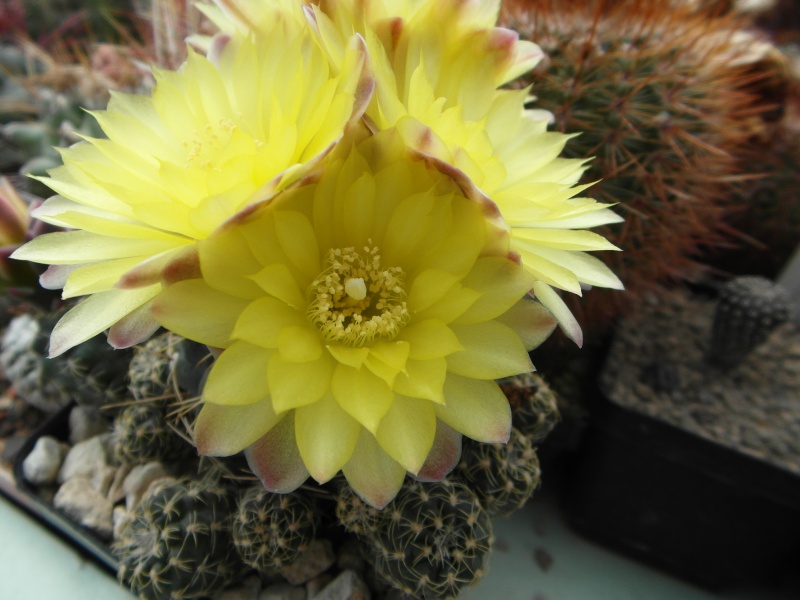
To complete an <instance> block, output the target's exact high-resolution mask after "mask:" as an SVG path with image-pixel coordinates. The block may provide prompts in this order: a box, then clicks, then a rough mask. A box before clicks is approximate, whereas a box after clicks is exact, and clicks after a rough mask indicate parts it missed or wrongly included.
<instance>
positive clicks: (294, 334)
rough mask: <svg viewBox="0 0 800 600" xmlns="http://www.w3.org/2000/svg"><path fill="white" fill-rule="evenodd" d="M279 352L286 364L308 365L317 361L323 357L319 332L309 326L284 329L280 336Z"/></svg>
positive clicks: (291, 326) (292, 326)
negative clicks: (307, 363)
mask: <svg viewBox="0 0 800 600" xmlns="http://www.w3.org/2000/svg"><path fill="white" fill-rule="evenodd" d="M278 352H279V353H280V355H281V358H282V359H283V360H284V361H286V362H294V363H306V362H309V361H313V360H317V359H318V358H319V357H320V356H321V355H322V342H321V341H320V339H319V332H317V331H315V330H314V329H312V328H311V326H309V325H308V324H306V325H302V326H295V325H290V326H287V327H284V328H283V329H281V331H280V333H279V334H278Z"/></svg>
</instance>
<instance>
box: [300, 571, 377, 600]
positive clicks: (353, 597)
mask: <svg viewBox="0 0 800 600" xmlns="http://www.w3.org/2000/svg"><path fill="white" fill-rule="evenodd" d="M370 598H371V595H370V592H369V588H368V587H367V584H366V583H364V581H363V580H362V579H361V577H359V576H358V574H357V573H356V572H355V571H351V570H350V569H347V570H346V571H342V572H341V573H339V575H338V576H337V577H336V579H334V580H333V581H331V582H330V583H329V584H328V585H327V586H325V588H324V589H323V590H322V591H321V592H320V593H319V594H317V595H316V596H314V600H370Z"/></svg>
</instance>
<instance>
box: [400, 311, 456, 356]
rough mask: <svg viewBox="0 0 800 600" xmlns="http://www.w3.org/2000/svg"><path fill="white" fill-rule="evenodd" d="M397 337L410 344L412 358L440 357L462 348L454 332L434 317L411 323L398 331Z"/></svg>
mask: <svg viewBox="0 0 800 600" xmlns="http://www.w3.org/2000/svg"><path fill="white" fill-rule="evenodd" d="M397 339H398V340H401V341H404V342H408V343H409V344H410V345H411V351H410V352H409V357H410V358H413V359H414V360H430V359H434V358H442V357H443V356H448V355H449V354H452V353H454V352H458V351H460V350H462V348H463V346H462V345H461V342H459V340H458V337H457V336H456V334H455V333H453V331H452V330H451V329H450V328H449V327H448V326H447V325H445V324H444V323H442V322H441V321H438V320H436V319H428V320H425V321H420V322H418V323H412V324H411V325H409V326H408V327H406V328H405V329H403V330H402V331H401V332H400V335H398V336H397Z"/></svg>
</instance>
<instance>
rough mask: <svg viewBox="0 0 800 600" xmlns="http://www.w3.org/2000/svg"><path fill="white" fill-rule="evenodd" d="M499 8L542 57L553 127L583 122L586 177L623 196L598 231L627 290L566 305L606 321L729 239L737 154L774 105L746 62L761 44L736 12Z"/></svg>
mask: <svg viewBox="0 0 800 600" xmlns="http://www.w3.org/2000/svg"><path fill="white" fill-rule="evenodd" d="M501 22H503V24H504V25H506V26H508V27H510V28H512V29H515V30H517V31H518V32H519V33H520V36H521V37H522V38H525V39H531V40H535V41H536V43H537V44H539V45H540V46H541V48H542V49H543V51H544V52H545V54H546V55H547V59H546V60H545V61H543V62H542V63H541V64H540V65H539V66H538V67H537V68H536V69H535V71H534V72H533V73H532V74H531V75H529V76H526V77H525V78H524V79H523V80H522V81H520V82H519V83H520V85H529V84H532V93H533V95H535V96H536V97H537V100H536V103H535V105H536V106H537V107H538V108H543V109H547V110H550V111H551V112H552V113H553V115H554V117H555V125H554V127H555V128H556V129H558V130H560V131H563V132H567V133H578V132H581V133H580V135H579V136H576V137H575V138H573V139H572V140H571V141H570V143H569V144H568V145H567V147H566V155H567V156H568V157H572V158H590V157H595V158H594V160H593V161H592V163H591V166H590V168H589V169H588V170H587V172H586V173H585V174H584V179H583V181H584V182H586V183H588V182H593V181H598V180H602V181H600V182H599V183H597V184H596V185H595V186H594V187H593V188H591V190H590V195H592V196H593V197H594V198H596V199H597V200H599V201H601V202H611V203H613V202H617V203H618V204H617V206H616V207H615V210H617V211H618V212H619V213H620V214H622V215H623V216H624V217H625V222H624V224H622V225H620V226H615V227H611V228H606V229H605V230H603V231H601V234H602V235H604V236H606V237H607V238H608V239H610V240H611V241H612V242H613V243H614V244H616V245H617V246H619V247H621V248H623V249H624V250H625V252H622V253H620V254H618V255H606V256H603V260H605V261H606V263H607V264H608V265H609V266H610V267H611V268H612V270H613V271H614V272H615V273H617V274H618V275H619V276H620V279H621V280H622V281H623V283H624V284H625V286H626V290H627V291H626V292H625V293H624V294H621V293H618V292H613V291H605V290H593V291H592V293H590V294H588V295H587V297H586V298H584V299H581V301H580V303H579V305H580V306H578V305H573V306H572V308H573V310H575V311H578V312H579V313H582V318H583V321H584V324H585V325H586V326H588V327H590V328H592V327H594V328H595V329H599V330H602V329H604V328H605V326H606V324H609V323H610V320H611V317H613V316H615V315H616V314H618V313H619V311H620V310H622V309H624V308H627V307H629V306H633V305H635V304H637V303H638V302H639V301H640V300H641V298H642V297H643V295H645V294H646V293H647V292H649V291H652V290H655V289H658V286H659V285H660V284H661V283H664V282H670V281H676V280H686V279H691V278H693V277H695V276H696V275H697V274H698V273H699V272H701V270H702V265H701V260H698V259H699V258H700V259H702V254H703V251H704V249H705V248H708V247H711V246H714V245H717V244H720V243H722V242H724V241H725V240H726V239H728V235H729V234H730V232H729V230H728V229H729V228H728V227H727V226H726V224H725V219H724V217H725V214H726V211H727V209H729V208H730V205H731V197H732V194H731V191H732V189H733V188H734V187H735V186H736V185H737V182H738V181H740V180H741V179H743V178H745V177H746V176H747V175H748V173H747V172H743V171H742V170H741V165H742V162H741V161H740V160H738V159H739V158H740V157H741V155H742V151H743V149H744V148H746V147H747V144H748V140H749V139H750V138H751V137H752V136H753V135H754V134H756V133H758V132H759V130H760V128H761V127H762V121H761V119H760V115H762V114H765V113H766V112H767V111H768V110H769V109H770V108H771V107H770V106H768V105H767V104H766V103H765V102H763V101H761V102H759V95H758V81H759V80H762V79H764V78H766V77H767V75H766V74H765V73H763V72H762V73H755V74H754V72H753V68H752V65H753V63H754V62H755V61H757V59H758V52H760V51H761V47H759V46H757V43H756V42H755V41H754V40H753V38H752V37H748V36H747V35H745V34H744V33H743V32H742V31H741V30H740V29H739V21H737V19H736V18H735V17H734V16H725V17H716V18H715V17H710V16H709V15H707V14H702V13H698V12H697V11H696V10H694V9H692V7H691V6H689V5H688V4H686V5H678V6H668V5H667V3H661V2H654V1H645V0H618V1H614V2H611V1H607V0H557V1H556V0H507V2H506V3H505V5H504V10H503V15H502V16H501Z"/></svg>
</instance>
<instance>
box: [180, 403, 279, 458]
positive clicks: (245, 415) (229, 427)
mask: <svg viewBox="0 0 800 600" xmlns="http://www.w3.org/2000/svg"><path fill="white" fill-rule="evenodd" d="M282 418H283V415H277V414H276V413H275V411H274V410H272V405H271V403H270V400H269V398H267V399H265V400H261V401H259V402H254V403H253V404H246V405H244V406H220V405H218V404H208V403H207V404H204V405H203V408H202V409H201V410H200V414H199V415H197V421H196V422H195V425H194V442H195V445H196V446H197V451H198V452H199V453H200V454H202V455H205V456H231V455H233V454H236V453H237V452H241V451H242V450H244V449H245V448H247V447H248V446H250V445H251V444H253V443H254V442H256V441H257V440H259V439H260V438H261V437H263V436H264V434H265V433H267V432H268V431H269V430H270V429H272V428H273V427H274V426H275V425H276V424H277V423H278V421H280V420H281V419H282Z"/></svg>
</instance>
